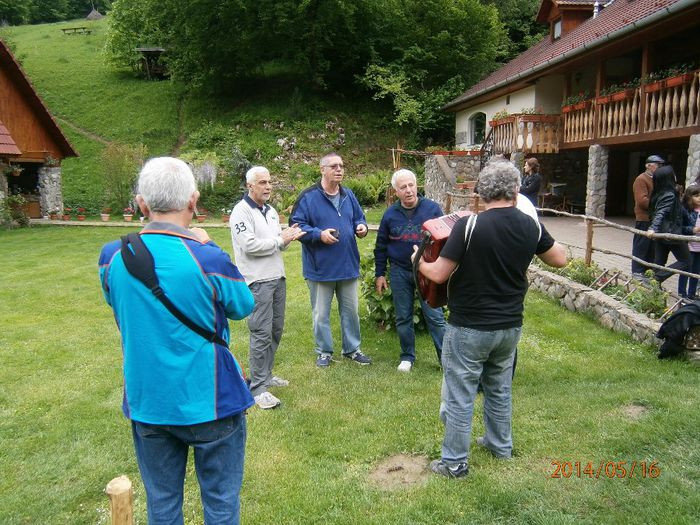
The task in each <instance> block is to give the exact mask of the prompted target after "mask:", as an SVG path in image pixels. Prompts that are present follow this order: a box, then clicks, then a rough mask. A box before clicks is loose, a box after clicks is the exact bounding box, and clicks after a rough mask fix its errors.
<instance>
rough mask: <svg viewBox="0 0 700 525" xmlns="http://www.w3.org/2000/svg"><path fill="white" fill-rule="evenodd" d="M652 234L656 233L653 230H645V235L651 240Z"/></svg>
mask: <svg viewBox="0 0 700 525" xmlns="http://www.w3.org/2000/svg"><path fill="white" fill-rule="evenodd" d="M654 233H656V232H655V231H654V230H647V233H646V235H647V237H649V238H650V239H651V236H652V235H654Z"/></svg>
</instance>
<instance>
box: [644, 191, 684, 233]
mask: <svg viewBox="0 0 700 525" xmlns="http://www.w3.org/2000/svg"><path fill="white" fill-rule="evenodd" d="M649 215H650V216H651V224H650V225H649V229H650V230H653V231H655V232H657V233H675V234H678V235H680V234H681V231H682V228H683V206H682V205H681V201H680V199H679V198H678V195H676V193H675V192H673V191H665V192H663V193H659V194H654V195H652V196H651V201H650V202H649Z"/></svg>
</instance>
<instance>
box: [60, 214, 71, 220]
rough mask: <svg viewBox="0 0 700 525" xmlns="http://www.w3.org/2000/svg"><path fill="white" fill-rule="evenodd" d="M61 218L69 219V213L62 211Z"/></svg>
mask: <svg viewBox="0 0 700 525" xmlns="http://www.w3.org/2000/svg"><path fill="white" fill-rule="evenodd" d="M61 220H64V221H69V220H70V215H68V214H67V213H64V214H63V215H61Z"/></svg>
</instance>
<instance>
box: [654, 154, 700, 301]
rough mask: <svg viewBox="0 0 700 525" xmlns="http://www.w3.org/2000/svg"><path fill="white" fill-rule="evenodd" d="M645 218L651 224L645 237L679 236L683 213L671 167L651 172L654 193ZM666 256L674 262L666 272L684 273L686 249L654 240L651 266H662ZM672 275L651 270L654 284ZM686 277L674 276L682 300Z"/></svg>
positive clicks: (666, 258)
mask: <svg viewBox="0 0 700 525" xmlns="http://www.w3.org/2000/svg"><path fill="white" fill-rule="evenodd" d="M649 215H650V217H651V224H650V226H649V229H648V230H647V236H649V237H652V236H653V234H654V233H656V232H658V233H675V234H678V235H680V234H681V233H682V228H683V209H682V204H681V201H680V199H679V198H678V193H677V192H676V174H675V172H674V171H673V167H671V166H661V167H660V168H658V169H657V170H656V171H655V172H654V189H653V191H652V192H651V198H650V199H649ZM669 252H672V253H673V256H674V257H675V258H676V262H675V263H673V264H671V265H669V266H668V267H669V268H675V269H678V270H684V271H687V270H688V263H689V261H690V253H689V252H688V245H687V244H686V243H684V242H682V241H668V240H665V239H655V240H654V264H657V265H659V266H665V265H666V261H667V260H668V254H669ZM671 275H673V274H672V273H671V272H669V271H666V270H654V277H655V279H656V280H657V281H659V282H663V281H665V280H666V279H668V278H669V277H671ZM687 284H688V277H687V276H685V275H679V276H678V293H679V295H681V296H682V297H685V296H686V295H687Z"/></svg>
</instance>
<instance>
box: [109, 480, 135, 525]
mask: <svg viewBox="0 0 700 525" xmlns="http://www.w3.org/2000/svg"><path fill="white" fill-rule="evenodd" d="M105 492H106V493H107V495H108V496H109V511H110V514H111V515H112V525H133V524H134V504H133V503H134V491H133V489H132V488H131V481H130V480H129V478H127V477H126V476H119V477H118V478H114V479H113V480H112V481H110V482H109V483H107V487H106V488H105Z"/></svg>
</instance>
